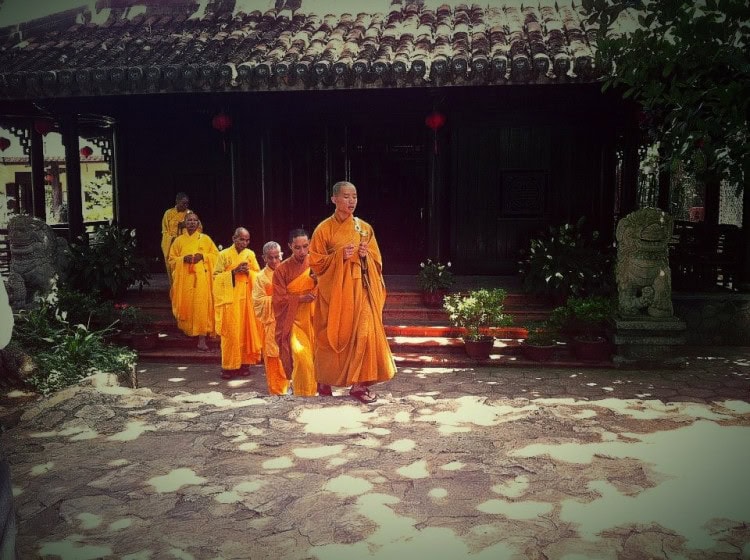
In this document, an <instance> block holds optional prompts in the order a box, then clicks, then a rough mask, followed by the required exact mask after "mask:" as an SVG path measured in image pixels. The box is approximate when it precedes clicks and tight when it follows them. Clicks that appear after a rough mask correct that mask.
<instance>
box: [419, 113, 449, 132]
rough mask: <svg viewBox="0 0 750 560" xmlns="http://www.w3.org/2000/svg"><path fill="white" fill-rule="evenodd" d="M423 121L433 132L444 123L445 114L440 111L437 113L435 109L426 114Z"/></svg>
mask: <svg viewBox="0 0 750 560" xmlns="http://www.w3.org/2000/svg"><path fill="white" fill-rule="evenodd" d="M424 123H425V124H426V125H427V126H428V127H429V128H431V129H432V131H433V132H437V131H438V130H440V129H441V128H442V127H443V125H444V124H445V115H444V114H442V113H438V112H437V111H433V112H432V113H430V114H429V115H427V118H426V119H425V120H424Z"/></svg>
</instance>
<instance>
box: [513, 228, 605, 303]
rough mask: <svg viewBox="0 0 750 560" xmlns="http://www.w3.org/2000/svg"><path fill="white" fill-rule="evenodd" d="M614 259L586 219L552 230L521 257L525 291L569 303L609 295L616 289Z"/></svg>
mask: <svg viewBox="0 0 750 560" xmlns="http://www.w3.org/2000/svg"><path fill="white" fill-rule="evenodd" d="M613 255H614V251H613V250H612V248H611V247H604V245H603V244H602V243H601V241H600V239H599V232H597V231H589V230H588V229H587V228H586V227H585V220H584V218H580V219H579V220H578V222H576V223H575V224H570V223H567V224H562V225H561V226H558V227H555V226H550V227H549V229H548V230H547V231H545V232H543V233H542V234H541V235H539V236H538V237H536V238H532V239H531V241H530V242H529V247H528V249H526V250H525V251H523V252H522V254H521V261H520V262H519V265H520V268H519V271H518V272H519V274H520V275H521V281H522V287H523V290H524V291H526V292H528V293H532V294H538V295H545V296H551V297H553V298H556V299H559V300H560V301H565V299H566V298H567V297H569V296H578V297H580V296H586V295H592V294H607V293H610V292H611V291H612V290H613V289H614V272H613V265H612V263H613V258H614V257H613Z"/></svg>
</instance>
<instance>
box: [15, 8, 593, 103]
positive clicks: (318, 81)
mask: <svg viewBox="0 0 750 560" xmlns="http://www.w3.org/2000/svg"><path fill="white" fill-rule="evenodd" d="M574 2H575V0H567V3H566V0H558V1H557V2H555V0H541V4H540V5H538V6H537V5H536V4H535V6H533V7H532V6H526V7H523V8H521V7H518V6H515V5H502V4H501V3H495V4H492V5H489V6H488V5H479V4H472V5H468V4H459V5H448V4H444V5H441V6H439V7H437V8H436V9H432V8H430V7H428V6H426V5H425V4H424V2H420V1H410V0H391V2H390V5H388V2H387V1H385V2H384V5H385V6H386V7H387V9H386V10H384V11H383V12H372V13H337V14H316V13H312V12H305V11H304V2H300V1H299V0H298V1H296V2H283V1H277V2H276V6H277V7H276V8H275V9H269V10H267V11H265V12H261V11H259V10H256V11H252V12H249V13H245V12H242V11H237V12H236V13H235V11H234V7H235V2H234V1H232V0H209V2H208V4H207V5H206V6H205V8H204V9H202V10H200V9H199V7H198V6H199V5H198V2H194V1H191V0H171V1H170V2H165V1H164V0H162V1H161V2H155V1H153V0H99V2H98V3H97V8H99V11H102V6H104V7H105V8H106V10H105V11H106V12H108V16H107V17H106V19H102V18H99V19H98V20H97V22H94V21H92V20H93V19H94V18H93V17H92V16H95V15H96V14H92V13H91V12H89V11H87V10H86V11H81V10H80V9H79V10H69V11H67V12H63V13H61V14H57V15H56V16H49V17H48V18H46V19H45V20H43V21H42V20H37V21H36V22H30V23H28V24H23V25H18V26H8V27H4V28H0V69H1V70H0V97H4V98H33V97H57V96H83V95H106V94H117V93H142V92H154V93H158V92H173V91H251V90H284V89H343V88H392V87H419V86H430V87H434V86H450V85H484V84H506V83H566V82H590V81H594V80H595V79H596V78H597V76H596V70H595V68H594V66H593V50H592V44H593V42H594V40H595V30H594V29H593V28H588V29H587V27H586V24H585V17H584V16H583V14H582V13H581V11H580V8H579V7H578V6H576V4H575V3H574ZM340 4H341V5H343V6H345V5H346V3H345V2H340ZM136 5H137V6H139V7H140V12H139V13H138V14H137V15H135V16H133V15H132V14H133V13H134V11H135V10H133V6H136ZM165 5H167V6H168V7H167V8H165ZM372 5H374V6H377V5H378V2H372ZM292 8H296V9H292ZM32 23H33V24H34V25H32Z"/></svg>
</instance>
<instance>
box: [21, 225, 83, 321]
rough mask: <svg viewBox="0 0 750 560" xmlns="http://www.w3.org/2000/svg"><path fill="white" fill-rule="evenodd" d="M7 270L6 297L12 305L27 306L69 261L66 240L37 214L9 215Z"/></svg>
mask: <svg viewBox="0 0 750 560" xmlns="http://www.w3.org/2000/svg"><path fill="white" fill-rule="evenodd" d="M8 242H9V245H10V273H9V275H8V299H9V300H10V305H11V307H12V308H13V309H23V308H26V307H29V306H30V304H31V303H32V302H33V301H34V296H35V295H36V294H37V293H41V294H43V295H46V294H48V293H49V292H50V290H51V289H52V284H53V282H54V279H55V277H58V278H63V277H64V276H65V273H66V271H67V267H68V263H69V262H70V251H69V249H68V242H67V241H66V240H65V239H63V238H61V237H58V236H57V235H56V234H55V232H54V230H53V229H52V228H51V227H50V226H49V225H47V224H46V223H45V222H43V221H42V220H40V219H39V218H34V217H32V216H28V215H26V214H19V215H17V216H13V217H12V218H11V219H10V222H9V223H8Z"/></svg>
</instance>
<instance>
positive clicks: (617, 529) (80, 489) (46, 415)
mask: <svg viewBox="0 0 750 560" xmlns="http://www.w3.org/2000/svg"><path fill="white" fill-rule="evenodd" d="M749 357H750V349H747V348H725V349H706V350H705V351H703V350H701V349H693V350H692V355H691V356H690V359H689V360H688V366H687V368H685V369H681V370H664V371H658V372H655V371H638V370H611V369H610V370H598V369H590V368H588V369H543V368H533V369H524V368H508V369H500V368H496V369H461V370H454V369H451V370H441V369H423V370H422V369H420V370H409V369H402V370H400V371H399V373H398V375H397V376H396V378H395V379H394V380H393V381H391V382H390V383H388V384H385V385H383V386H381V387H379V393H380V395H381V399H380V400H379V401H378V402H377V403H376V404H374V405H369V406H366V405H362V404H360V403H358V402H356V401H354V400H352V399H351V398H349V397H348V396H347V395H346V393H345V392H343V390H342V391H338V392H336V394H334V396H333V397H323V398H317V397H316V398H308V399H303V398H295V397H291V396H287V397H269V396H267V395H266V394H265V393H266V391H265V379H264V377H263V370H262V368H261V367H258V368H256V371H255V373H254V374H253V375H252V376H251V377H249V378H246V379H242V380H234V381H230V382H226V381H222V380H220V379H219V378H218V370H217V368H215V367H213V366H207V365H187V366H184V365H180V364H140V366H139V371H138V381H139V384H140V388H138V389H135V390H133V389H130V388H124V387H121V386H119V385H118V384H117V383H115V382H114V380H113V379H111V378H108V377H107V376H101V377H98V378H95V379H93V380H92V381H91V382H89V383H87V384H84V385H82V386H78V387H74V388H70V389H68V390H65V391H62V392H60V393H58V394H56V395H54V396H53V397H50V398H47V399H42V400H39V401H36V402H32V403H27V404H26V405H25V406H24V407H23V409H19V410H18V411H17V412H15V413H14V409H15V406H14V404H13V403H14V401H20V400H21V399H22V396H19V395H18V394H17V393H13V394H11V395H10V396H9V397H4V398H3V400H2V405H3V410H2V413H3V417H4V423H5V424H6V430H5V431H4V432H3V434H2V445H3V450H4V452H5V453H6V454H7V456H8V457H9V460H10V463H11V469H12V476H13V489H14V495H15V504H16V508H17V512H18V516H19V521H20V524H19V536H18V548H19V552H20V557H21V558H22V559H24V560H25V559H30V558H61V559H65V560H72V559H74V560H84V559H97V558H117V559H122V560H149V559H153V560H156V559H182V560H188V559H195V560H218V559H225V560H230V559H256V558H257V559H261V558H268V559H320V560H339V559H341V560H344V559H346V560H349V559H358V558H382V559H384V560H385V559H388V560H390V559H396V558H409V559H412V560H419V559H422V558H426V559H427V558H429V559H431V560H439V559H446V560H454V559H464V558H466V559H487V560H489V559H492V560H496V559H503V558H508V559H516V558H517V559H529V558H531V559H542V558H550V559H555V558H557V559H566V560H573V559H592V560H593V559H597V560H607V559H615V558H617V559H631V558H632V559H644V558H674V559H677V558H687V559H716V558H719V559H736V558H750V544H749V543H750V482H748V477H747V471H748V465H750V358H749ZM20 410H23V413H22V415H21V412H20Z"/></svg>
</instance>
